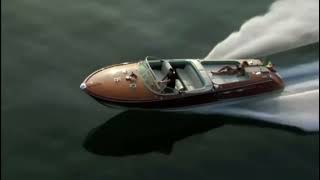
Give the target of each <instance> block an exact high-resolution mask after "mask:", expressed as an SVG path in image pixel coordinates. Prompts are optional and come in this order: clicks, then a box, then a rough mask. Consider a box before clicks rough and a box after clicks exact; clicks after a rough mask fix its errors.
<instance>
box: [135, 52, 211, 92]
mask: <svg viewBox="0 0 320 180" xmlns="http://www.w3.org/2000/svg"><path fill="white" fill-rule="evenodd" d="M170 69H173V70H174V72H175V73H176V75H177V78H176V79H175V88H171V89H168V88H170V87H168V86H167V85H166V84H165V83H161V81H163V79H164V78H165V77H166V76H167V74H168V73H169V71H170ZM139 71H140V74H141V75H142V78H143V79H144V82H145V85H146V86H147V87H148V88H149V89H151V90H153V91H155V92H156V93H160V94H168V95H170V94H171V95H174V94H178V93H188V92H189V93H190V92H196V91H197V90H202V89H203V88H205V87H206V86H207V84H208V83H207V81H206V79H205V78H204V77H203V74H201V72H199V69H198V68H197V67H196V66H195V65H194V64H193V63H192V62H191V61H188V60H148V57H147V58H146V60H145V61H141V62H140V65H139ZM205 75H206V74H205Z"/></svg>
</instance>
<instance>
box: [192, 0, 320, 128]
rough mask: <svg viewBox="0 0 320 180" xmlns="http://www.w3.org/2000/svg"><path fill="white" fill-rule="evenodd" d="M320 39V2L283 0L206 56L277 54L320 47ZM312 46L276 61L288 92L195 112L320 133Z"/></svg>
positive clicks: (316, 63) (315, 56) (316, 62)
mask: <svg viewBox="0 0 320 180" xmlns="http://www.w3.org/2000/svg"><path fill="white" fill-rule="evenodd" d="M318 42H319V1H318V0H277V1H275V2H274V3H273V4H272V5H271V7H270V10H269V12H267V13H266V14H265V15H263V16H257V17H254V18H252V19H250V20H249V21H247V22H245V23H244V24H243V25H242V27H241V28H240V30H239V32H235V33H232V34H231V35H230V36H229V37H227V38H226V39H225V40H224V41H222V42H221V43H219V44H218V45H217V46H216V47H214V48H213V50H212V51H211V52H210V53H209V54H208V56H207V57H206V58H205V59H217V58H255V57H262V56H266V55H271V54H274V55H273V56H277V54H275V53H278V52H284V51H287V50H290V49H293V48H298V47H302V46H305V45H309V44H313V43H316V46H318V45H319V44H318ZM311 49H312V50H311V51H309V50H310V49H307V52H306V51H305V50H303V51H302V52H298V54H297V53H296V52H295V51H298V50H297V49H296V50H292V51H287V52H285V53H287V54H289V55H287V56H286V57H283V56H282V57H280V58H275V59H276V60H277V61H273V62H275V63H279V64H282V66H279V67H277V69H278V72H279V74H280V75H281V76H282V78H283V80H284V82H285V85H286V88H285V89H284V91H283V92H282V93H280V94H278V95H276V96H275V95H270V96H266V95H264V96H256V97H251V98H245V99H242V100H237V101H232V102H228V103H221V104H216V105H210V106H205V107H199V108H197V107H195V108H192V109H191V111H192V112H195V113H204V114H224V115H231V116H237V117H238V116H241V117H248V118H254V119H258V120H263V121H267V122H271V123H276V124H281V125H288V126H293V127H298V128H300V129H302V130H305V131H312V132H318V131H319V52H315V51H317V50H315V49H314V48H311ZM317 49H318V47H317ZM290 53H291V54H294V55H298V57H296V56H294V55H290ZM299 56H300V57H299ZM301 56H302V57H301ZM310 57H311V58H310ZM270 59H271V58H270ZM272 60H274V59H273V58H272ZM189 112H190V110H189Z"/></svg>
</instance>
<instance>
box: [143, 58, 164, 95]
mask: <svg viewBox="0 0 320 180" xmlns="http://www.w3.org/2000/svg"><path fill="white" fill-rule="evenodd" d="M142 66H143V67H144V68H145V69H144V71H142V70H141V68H142ZM138 70H139V73H140V75H141V77H142V79H143V81H144V84H145V85H146V86H147V87H148V89H150V90H152V91H154V92H156V93H160V92H161V88H160V85H159V84H158V81H157V79H156V75H155V74H154V72H153V71H152V69H151V67H150V64H149V62H148V57H146V59H145V60H144V61H140V62H139V68H138Z"/></svg>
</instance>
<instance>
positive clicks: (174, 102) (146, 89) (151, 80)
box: [80, 57, 284, 109]
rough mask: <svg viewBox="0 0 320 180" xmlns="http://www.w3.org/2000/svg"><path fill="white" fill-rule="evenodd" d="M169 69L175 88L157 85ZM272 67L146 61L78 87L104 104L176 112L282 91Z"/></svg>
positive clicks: (252, 62) (108, 70) (105, 71)
mask: <svg viewBox="0 0 320 180" xmlns="http://www.w3.org/2000/svg"><path fill="white" fill-rule="evenodd" d="M170 69H174V72H175V74H176V75H177V76H176V77H177V78H176V79H175V87H174V88H170V87H168V86H167V84H166V83H163V82H161V81H162V80H163V78H164V77H165V76H166V75H167V74H168V73H169V71H170ZM283 87H284V83H283V80H282V79H281V77H280V75H279V74H278V73H277V71H276V70H275V69H274V68H273V66H272V64H268V65H264V64H263V63H262V61H261V60H258V59H231V60H201V59H150V58H148V57H146V59H145V60H142V61H139V62H137V63H121V64H116V65H112V66H108V67H104V68H102V69H99V70H97V71H95V72H93V73H92V74H91V75H89V76H88V77H87V78H86V79H85V80H84V81H83V83H81V85H80V88H81V89H82V90H83V91H85V92H86V93H87V94H88V95H90V96H92V97H93V98H95V99H96V100H97V101H99V102H101V103H102V104H104V105H108V106H112V107H115V106H116V107H125V108H138V109H140V108H143V109H176V108H183V107H186V106H194V105H203V104H207V103H212V102H216V101H221V100H226V99H232V98H239V97H244V96H250V95H257V94H261V93H265V92H270V91H275V90H281V89H283Z"/></svg>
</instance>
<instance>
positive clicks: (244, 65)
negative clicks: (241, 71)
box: [241, 61, 249, 67]
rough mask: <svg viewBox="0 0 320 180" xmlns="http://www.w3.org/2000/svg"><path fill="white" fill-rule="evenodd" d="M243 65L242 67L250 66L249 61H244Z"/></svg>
mask: <svg viewBox="0 0 320 180" xmlns="http://www.w3.org/2000/svg"><path fill="white" fill-rule="evenodd" d="M241 66H242V67H247V66H249V63H248V62H247V61H243V62H242V63H241Z"/></svg>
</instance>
